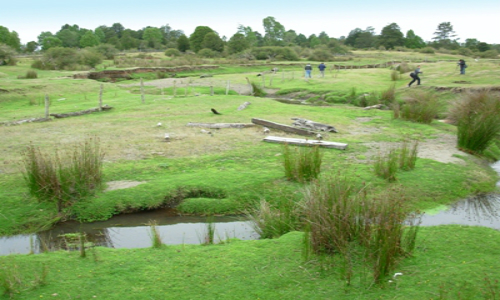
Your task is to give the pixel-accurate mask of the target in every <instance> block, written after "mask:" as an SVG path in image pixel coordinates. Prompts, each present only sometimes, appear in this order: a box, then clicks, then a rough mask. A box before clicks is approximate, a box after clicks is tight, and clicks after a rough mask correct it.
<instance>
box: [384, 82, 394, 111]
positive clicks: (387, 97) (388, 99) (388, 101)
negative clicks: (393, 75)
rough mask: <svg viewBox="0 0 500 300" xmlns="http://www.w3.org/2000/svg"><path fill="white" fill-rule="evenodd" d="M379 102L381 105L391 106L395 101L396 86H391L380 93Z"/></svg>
mask: <svg viewBox="0 0 500 300" xmlns="http://www.w3.org/2000/svg"><path fill="white" fill-rule="evenodd" d="M380 100H381V102H382V104H384V105H386V106H391V105H392V103H393V102H394V101H395V100H396V86H395V85H394V84H393V85H391V86H390V87H389V88H388V89H387V90H385V91H382V92H381V93H380Z"/></svg>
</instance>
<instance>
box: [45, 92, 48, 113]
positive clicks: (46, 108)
mask: <svg viewBox="0 0 500 300" xmlns="http://www.w3.org/2000/svg"><path fill="white" fill-rule="evenodd" d="M48 118H49V95H47V94H45V119H48Z"/></svg>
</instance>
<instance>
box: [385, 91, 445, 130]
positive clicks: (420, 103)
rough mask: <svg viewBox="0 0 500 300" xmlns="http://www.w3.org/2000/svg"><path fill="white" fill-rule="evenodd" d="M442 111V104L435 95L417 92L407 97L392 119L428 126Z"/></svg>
mask: <svg viewBox="0 0 500 300" xmlns="http://www.w3.org/2000/svg"><path fill="white" fill-rule="evenodd" d="M441 110H442V104H441V102H440V101H439V98H438V96H437V94H436V93H434V92H432V91H424V90H419V91H415V92H413V93H411V94H410V95H408V96H407V97H406V98H405V99H404V101H403V102H402V103H400V104H399V107H398V108H397V112H396V110H395V111H394V118H401V119H403V120H407V121H412V122H417V123H423V124H430V123H431V122H432V120H434V118H436V116H437V115H438V114H439V112H440V111H441Z"/></svg>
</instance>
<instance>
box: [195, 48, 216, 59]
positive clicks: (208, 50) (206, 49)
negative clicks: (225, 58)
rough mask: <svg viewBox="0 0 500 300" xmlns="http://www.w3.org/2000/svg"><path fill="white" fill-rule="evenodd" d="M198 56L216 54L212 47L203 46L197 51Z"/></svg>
mask: <svg viewBox="0 0 500 300" xmlns="http://www.w3.org/2000/svg"><path fill="white" fill-rule="evenodd" d="M198 56H200V57H205V58H214V57H216V56H217V53H216V52H215V51H214V50H212V49H208V48H205V49H201V50H200V51H198Z"/></svg>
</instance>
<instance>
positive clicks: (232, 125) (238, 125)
mask: <svg viewBox="0 0 500 300" xmlns="http://www.w3.org/2000/svg"><path fill="white" fill-rule="evenodd" d="M186 126H190V127H205V128H214V129H219V128H247V127H253V126H255V124H249V123H193V122H189V123H187V125H186Z"/></svg>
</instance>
